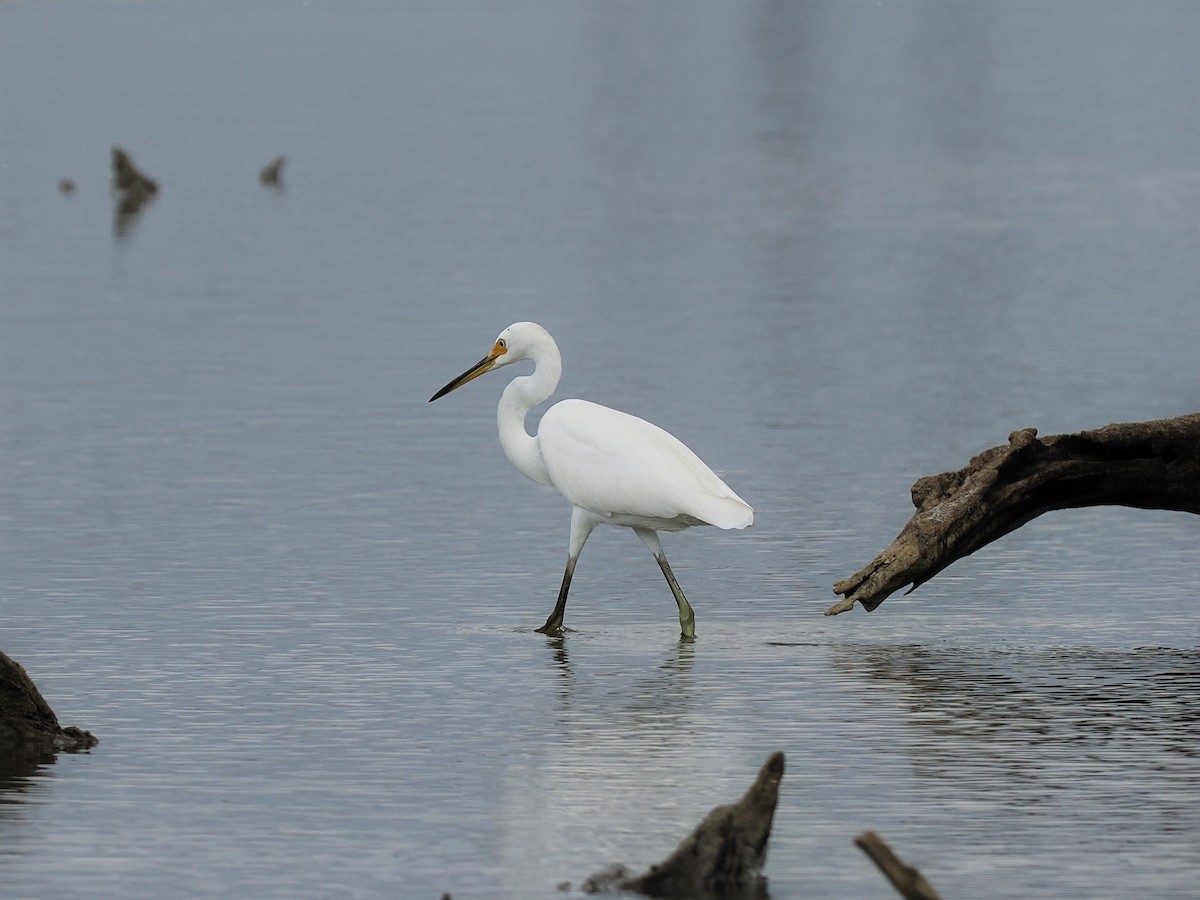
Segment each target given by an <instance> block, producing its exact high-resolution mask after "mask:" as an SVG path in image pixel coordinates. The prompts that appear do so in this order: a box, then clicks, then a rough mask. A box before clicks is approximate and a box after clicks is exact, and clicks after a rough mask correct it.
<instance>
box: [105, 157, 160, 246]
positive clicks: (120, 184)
mask: <svg viewBox="0 0 1200 900" xmlns="http://www.w3.org/2000/svg"><path fill="white" fill-rule="evenodd" d="M112 170H113V177H112V191H113V197H114V198H115V200H116V203H117V209H116V231H117V235H118V236H119V237H121V236H124V235H125V234H126V233H127V232H128V231H129V228H130V227H131V226H132V225H133V222H134V220H135V219H136V218H137V215H138V213H139V212H141V209H142V207H143V206H144V205H145V204H146V203H147V202H149V201H150V200H152V199H153V198H154V196H155V195H156V194H157V193H158V182H157V181H155V180H154V179H153V178H151V177H149V176H148V175H146V174H144V173H143V172H142V171H141V170H140V169H138V167H137V166H135V165H134V164H133V158H132V157H130V155H129V154H128V153H126V152H125V151H124V150H123V149H121V148H120V147H113V148H112Z"/></svg>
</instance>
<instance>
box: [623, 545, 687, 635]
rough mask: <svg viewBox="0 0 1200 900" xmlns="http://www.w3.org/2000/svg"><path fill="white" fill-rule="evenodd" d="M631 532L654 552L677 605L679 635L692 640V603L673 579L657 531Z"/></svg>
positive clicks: (672, 573)
mask: <svg viewBox="0 0 1200 900" xmlns="http://www.w3.org/2000/svg"><path fill="white" fill-rule="evenodd" d="M633 533H634V534H636V535H637V536H638V537H639V538H641V539H642V543H643V544H645V545H646V546H647V547H648V548H649V550H650V552H651V553H653V554H654V559H655V561H656V562H657V563H658V567H659V568H660V569H662V573H663V575H665V576H666V578H667V584H668V585H669V586H670V588H671V593H672V594H674V595H675V605H676V606H678V607H679V630H680V634H679V636H680V637H681V638H683V640H685V641H691V640H694V639H695V637H696V613H695V611H694V610H693V609H692V604H690V603H688V601H687V597H685V596H683V589H682V588H680V587H679V582H678V581H676V580H675V573H674V572H672V571H671V564H670V563H669V562H667V554H666V553H664V552H663V548H662V543H661V542H660V541H659V539H658V532H656V531H654V530H653V529H650V528H635V529H633Z"/></svg>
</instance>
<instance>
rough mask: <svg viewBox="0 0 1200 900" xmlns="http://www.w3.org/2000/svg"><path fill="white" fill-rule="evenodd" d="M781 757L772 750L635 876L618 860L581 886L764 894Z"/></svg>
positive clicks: (676, 893) (701, 894) (679, 894)
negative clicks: (737, 794) (745, 784)
mask: <svg viewBox="0 0 1200 900" xmlns="http://www.w3.org/2000/svg"><path fill="white" fill-rule="evenodd" d="M783 762H784V760H783V754H782V753H778V752H777V753H772V754H771V756H770V757H769V758H768V759H767V761H766V762H765V763H764V764H763V766H762V768H761V769H760V770H759V773H758V777H757V778H755V779H754V783H753V784H752V785H750V789H749V790H748V791H746V794H745V796H743V797H742V799H741V800H739V801H737V802H736V803H730V804H728V805H726V806H718V807H716V808H715V809H713V810H712V812H710V813H709V814H708V815H707V816H705V817H704V818H703V819H702V820H701V821H700V824H699V825H697V826H696V827H695V829H694V830H693V831H692V833H691V834H689V835H688V836H687V837H686V838H684V839H683V841H682V842H681V843H680V844H679V846H678V847H677V848H676V849H675V852H674V853H672V854H671V855H670V856H668V857H667V858H666V859H665V860H663V861H662V862H660V863H658V864H657V865H654V866H651V867H650V868H649V869H648V870H647V871H646V872H644V873H642V874H641V875H638V876H630V874H629V872H628V870H627V869H625V867H624V866H613V867H612V868H610V869H607V870H605V871H604V872H598V873H596V874H595V875H593V876H592V877H591V878H589V879H588V880H587V881H586V882H584V884H583V890H584V891H585V892H586V893H589V894H597V893H603V892H605V891H614V890H615V891H633V892H635V893H639V894H644V895H646V896H648V897H669V898H724V900H730V898H747V900H749V898H759V897H765V896H766V883H767V880H766V878H765V877H763V874H762V868H763V866H764V865H766V862H767V842H768V840H769V839H770V837H771V824H772V822H773V821H774V818H775V805H776V803H777V802H778V800H779V782H780V780H781V779H782V778H783Z"/></svg>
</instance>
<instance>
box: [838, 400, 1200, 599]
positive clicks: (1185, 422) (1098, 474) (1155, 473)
mask: <svg viewBox="0 0 1200 900" xmlns="http://www.w3.org/2000/svg"><path fill="white" fill-rule="evenodd" d="M912 502H913V506H915V507H916V509H917V511H916V513H915V514H914V515H913V517H912V518H911V519H910V520H909V522H908V524H907V525H905V526H904V529H903V530H902V531H901V532H900V534H899V535H897V536H896V539H895V540H894V541H892V543H891V546H889V547H888V548H887V549H886V550H884V551H883V552H882V553H880V554H879V555H878V556H876V557H875V559H873V560H872V561H871V563H870V564H869V565H867V566H866V567H864V568H862V569H860V570H859V571H858V572H856V573H855V574H854V575H851V576H850V577H849V578H847V579H845V580H844V581H839V582H838V583H837V584H835V585H834V586H833V591H834V593H835V594H841V595H843V599H842V600H840V601H839V602H837V603H835V604H834V605H833V606H831V607H830V608H829V609H828V610H826V612H825V615H827V616H832V615H837V614H838V613H842V612H845V611H846V610H848V609H850V608H851V607H853V606H854V604H855V603H860V604H862V606H863V608H864V609H866V610H867V611H868V612H870V611H872V610H874V609H876V608H877V607H878V606H879V605H880V604H881V603H883V601H884V600H886V599H887V598H888V597H889V596H890V595H891V594H893V593H894V592H895V591H897V590H899V589H900V588H902V587H906V586H908V585H912V588H911V589H910V590H916V589H917V588H918V587H920V586H921V585H922V584H924V583H925V582H926V581H928V580H929V579H930V578H932V577H933V576H934V575H936V574H937V573H938V572H940V571H942V570H943V569H945V568H946V567H947V566H949V565H950V564H951V563H953V562H954V561H955V560H958V559H962V558H963V557H965V556H969V555H970V554H972V553H974V552H975V551H976V550H978V549H979V548H980V547H983V546H985V545H987V544H989V543H991V542H992V541H994V540H996V539H997V538H1000V537H1003V536H1004V535H1006V534H1008V533H1009V532H1011V531H1014V530H1016V529H1017V528H1020V527H1021V526H1022V525H1024V524H1025V523H1026V522H1029V521H1030V520H1032V519H1035V518H1037V517H1038V516H1040V515H1041V514H1042V513H1045V512H1049V511H1050V510H1053V509H1073V508H1075V507H1082V506H1109V505H1113V506H1132V507H1137V508H1139V509H1169V510H1177V511H1181V512H1190V513H1198V514H1200V413H1196V414H1192V415H1186V416H1178V417H1176V418H1173V419H1158V420H1155V421H1151V422H1133V423H1125V424H1116V425H1108V426H1105V427H1104V428H1098V429H1095V430H1092V431H1081V432H1079V433H1077V434H1059V435H1052V436H1050V437H1047V438H1038V436H1037V430H1036V429H1034V428H1025V429H1023V430H1021V431H1014V432H1013V433H1012V434H1010V435H1009V438H1008V444H1007V446H1001V447H993V448H992V449H990V450H985V451H984V452H983V453H981V454H979V455H978V456H976V457H975V458H974V459H972V460H971V461H970V463H968V464H967V465H966V466H965V467H964V468H962V469H959V470H958V471H957V472H945V473H943V474H941V475H932V476H929V477H927V478H922V479H920V480H919V481H917V482H916V484H914V485H913V487H912Z"/></svg>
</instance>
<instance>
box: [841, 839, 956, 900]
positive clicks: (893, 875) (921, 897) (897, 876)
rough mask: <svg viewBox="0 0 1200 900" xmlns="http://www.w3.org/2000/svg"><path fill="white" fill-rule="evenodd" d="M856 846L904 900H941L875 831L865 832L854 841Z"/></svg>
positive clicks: (923, 878) (926, 882)
mask: <svg viewBox="0 0 1200 900" xmlns="http://www.w3.org/2000/svg"><path fill="white" fill-rule="evenodd" d="M854 843H855V845H856V846H857V847H858V849H860V850H861V851H862V852H863V853H865V854H867V856H869V857H870V858H871V862H873V863H875V865H876V866H878V868H879V871H880V872H882V873H883V877H884V878H886V879H887V880H888V881H889V882H891V885H892V887H894V888H895V889H896V891H897V893H899V894H900V896H901V897H903V898H904V900H939V898H938V895H937V891H935V890H934V889H933V888H932V887H931V886H930V884H929V882H928V881H926V880H925V876H924V875H922V874H921V873H920V871H918V870H917V869H915V868H913V867H912V866H910V865H908V864H906V863H905V862H904V860H902V859H900V857H898V856H897V855H896V854H895V853H893V852H892V848H891V847H889V846H888V844H887V841H885V840H884V839H883V838H881V837H880V836H879V835H877V834H876V833H875V832H874V831H864V832H863V833H862V834H860V835H859V836H858V837H856V838H855V839H854Z"/></svg>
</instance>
